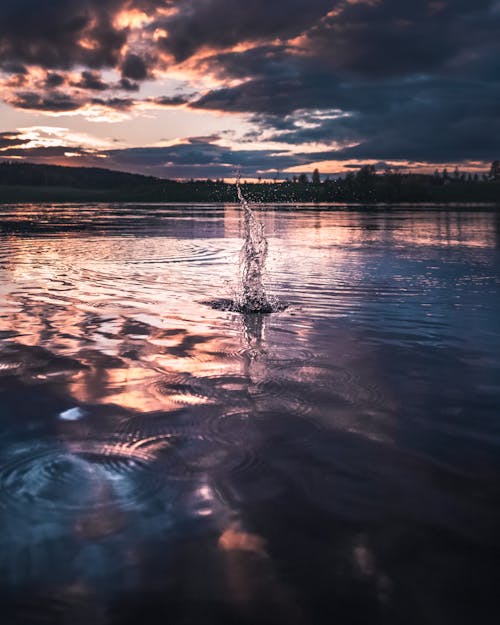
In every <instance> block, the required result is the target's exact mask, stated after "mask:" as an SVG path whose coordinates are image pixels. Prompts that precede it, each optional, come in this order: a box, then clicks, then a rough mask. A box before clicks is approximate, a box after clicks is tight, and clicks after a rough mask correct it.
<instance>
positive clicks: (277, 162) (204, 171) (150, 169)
mask: <svg viewBox="0 0 500 625" xmlns="http://www.w3.org/2000/svg"><path fill="white" fill-rule="evenodd" d="M216 139H217V137H198V138H195V139H190V140H189V141H187V142H186V143H182V144H176V145H172V146H167V147H158V148H129V149H122V150H109V151H107V152H105V153H104V154H105V155H106V157H107V160H106V166H112V167H114V168H116V169H120V168H121V169H124V168H126V169H128V170H131V171H136V172H142V173H150V174H152V175H156V176H160V177H168V176H170V177H184V176H185V177H188V178H191V177H194V178H197V177H203V178H205V177H221V178H222V177H233V176H234V174H235V171H236V170H238V171H240V172H241V174H242V175H243V176H255V175H257V173H259V172H266V171H267V170H270V171H271V170H272V171H273V172H275V171H276V170H277V169H280V170H283V169H286V168H287V167H292V166H295V165H300V164H303V163H304V164H305V163H307V162H308V158H307V157H303V156H295V155H292V154H287V153H284V152H283V153H278V154H276V153H275V152H273V151H271V150H232V149H230V148H228V147H224V146H220V145H217V144H215V143H213V141H214V140H216ZM272 176H274V173H270V174H269V177H272Z"/></svg>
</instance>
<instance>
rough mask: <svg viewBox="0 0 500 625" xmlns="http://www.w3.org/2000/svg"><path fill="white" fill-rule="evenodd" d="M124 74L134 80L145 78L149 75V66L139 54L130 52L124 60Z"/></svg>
mask: <svg viewBox="0 0 500 625" xmlns="http://www.w3.org/2000/svg"><path fill="white" fill-rule="evenodd" d="M121 70H122V75H123V77H124V78H131V79H132V80H144V79H145V78H146V77H147V75H148V68H147V66H146V63H145V61H144V59H143V58H141V57H140V56H137V54H128V55H127V56H126V57H125V59H124V60H123V63H122V66H121Z"/></svg>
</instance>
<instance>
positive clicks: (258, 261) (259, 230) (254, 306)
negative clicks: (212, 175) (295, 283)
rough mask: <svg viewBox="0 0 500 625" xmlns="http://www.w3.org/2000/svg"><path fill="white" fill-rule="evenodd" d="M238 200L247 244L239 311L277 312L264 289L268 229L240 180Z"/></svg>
mask: <svg viewBox="0 0 500 625" xmlns="http://www.w3.org/2000/svg"><path fill="white" fill-rule="evenodd" d="M236 189H237V191H238V200H239V202H240V205H241V208H242V209H243V219H244V237H245V238H244V243H243V247H242V249H241V253H240V291H239V293H238V296H237V302H236V304H237V308H238V310H239V311H240V312H243V313H259V312H260V313H268V312H272V311H273V306H272V304H271V302H270V301H269V299H268V297H267V295H266V290H265V288H264V283H263V279H264V272H265V266H266V258H267V239H266V236H265V233H264V225H263V224H262V223H261V222H260V221H259V219H257V216H256V214H255V213H254V211H253V210H252V208H251V206H250V204H249V203H248V202H247V200H246V199H245V197H244V195H243V191H242V190H241V185H240V177H239V175H238V177H237V179H236Z"/></svg>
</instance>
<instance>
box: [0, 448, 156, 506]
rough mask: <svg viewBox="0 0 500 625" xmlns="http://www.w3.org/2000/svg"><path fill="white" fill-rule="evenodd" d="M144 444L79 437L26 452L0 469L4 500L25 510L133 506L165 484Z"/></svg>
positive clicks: (0, 492)
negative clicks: (80, 440) (66, 443)
mask: <svg viewBox="0 0 500 625" xmlns="http://www.w3.org/2000/svg"><path fill="white" fill-rule="evenodd" d="M150 461H151V458H150V456H148V454H147V453H146V452H145V451H144V450H141V449H133V448H131V447H128V446H122V445H111V444H96V443H85V444H83V443H79V444H70V445H69V446H68V447H67V448H65V447H60V446H50V447H46V448H40V449H35V450H33V451H31V452H30V453H21V454H19V455H18V456H17V457H15V458H14V459H13V460H11V461H10V462H8V463H7V464H5V465H4V466H3V467H2V468H1V469H0V496H1V500H3V502H4V503H9V504H11V505H13V506H15V507H21V508H23V509H24V510H25V511H26V512H29V511H36V510H40V509H43V510H44V511H46V512H50V511H52V512H54V513H56V514H60V513H61V511H66V512H70V511H74V512H78V511H80V510H85V511H86V512H87V511H91V510H100V509H103V508H109V507H114V506H119V507H120V508H134V507H136V506H137V505H138V504H139V503H141V502H143V501H145V500H147V499H148V498H150V497H151V496H152V495H153V494H154V493H155V492H156V491H157V490H158V489H159V488H160V486H161V484H160V481H159V478H158V476H157V475H156V474H155V472H154V470H153V468H152V466H151V462H150Z"/></svg>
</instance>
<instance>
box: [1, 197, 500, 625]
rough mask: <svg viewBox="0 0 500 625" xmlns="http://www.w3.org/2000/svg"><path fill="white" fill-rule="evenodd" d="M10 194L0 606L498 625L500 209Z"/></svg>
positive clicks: (9, 619)
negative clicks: (256, 284)
mask: <svg viewBox="0 0 500 625" xmlns="http://www.w3.org/2000/svg"><path fill="white" fill-rule="evenodd" d="M0 213H1V218H0V219H1V221H0V302H1V308H0V415H1V426H2V427H1V430H0V580H1V588H0V606H1V607H0V609H1V615H0V622H1V623H2V625H4V624H5V625H10V624H11V623H12V624H16V625H17V624H22V625H37V624H39V623H40V624H42V623H43V624H49V623H50V624H53V623H54V624H59V623H61V624H68V625H70V624H71V625H80V624H82V625H115V624H119V625H122V624H127V625H128V624H137V623H139V624H141V623H142V624H144V625H149V624H156V623H158V624H160V623H161V624H167V623H169V624H170V623H172V624H176V625H177V624H181V625H188V624H189V625H191V624H192V625H204V624H210V625H212V624H213V625H219V624H222V625H223V624H225V623H229V624H235V625H236V624H240V623H242V624H253V623H263V624H269V625H278V624H279V625H281V624H300V625H303V624H307V625H323V624H333V623H338V624H340V625H344V624H348V625H349V624H358V623H370V625H372V624H377V623H380V624H385V623H398V624H399V623H401V624H403V623H404V624H405V625H406V624H413V623H415V624H418V625H420V624H427V623H429V624H436V625H444V624H448V623H449V624H450V625H451V624H457V623H464V624H465V623H467V624H480V625H482V624H485V623H495V624H496V623H498V617H499V609H498V592H497V591H498V584H497V580H498V577H499V575H498V568H499V565H500V538H499V531H500V212H495V211H493V210H490V211H486V210H480V209H478V208H476V209H470V210H458V211H455V210H452V209H449V210H435V209H434V210H428V209H423V208H420V209H418V210H416V209H413V210H410V209H399V210H383V209H379V210H378V211H362V210H342V211H334V212H332V211H329V210H327V209H321V210H313V209H311V208H309V209H305V210H296V209H295V210H290V209H282V210H272V209H271V208H269V209H268V210H266V211H265V212H264V213H263V214H262V215H261V216H262V219H263V221H264V223H265V227H266V232H267V235H268V240H269V256H268V261H267V264H268V270H269V274H268V276H267V282H266V290H267V293H268V294H270V295H273V296H275V297H277V298H279V300H280V301H281V302H286V303H287V304H289V307H288V308H287V309H286V310H284V311H282V312H279V313H276V314H273V315H241V314H237V313H231V312H227V311H226V312H225V311H221V310H214V309H213V308H211V307H210V306H208V305H206V303H204V302H207V301H208V300H211V299H213V298H214V297H222V298H224V297H228V296H230V295H231V289H232V285H233V284H234V281H235V279H236V277H237V265H238V254H239V250H240V247H241V239H240V235H241V219H240V217H241V215H240V212H239V211H238V210H237V208H236V207H218V208H208V207H201V206H188V207H182V206H174V207H172V206H170V207H168V206H157V207H154V211H152V209H151V208H145V207H134V206H114V207H113V206H90V207H89V206H63V207H50V206H24V207H3V208H0Z"/></svg>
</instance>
